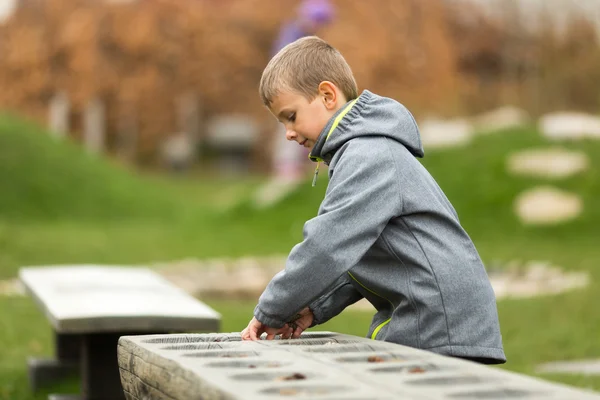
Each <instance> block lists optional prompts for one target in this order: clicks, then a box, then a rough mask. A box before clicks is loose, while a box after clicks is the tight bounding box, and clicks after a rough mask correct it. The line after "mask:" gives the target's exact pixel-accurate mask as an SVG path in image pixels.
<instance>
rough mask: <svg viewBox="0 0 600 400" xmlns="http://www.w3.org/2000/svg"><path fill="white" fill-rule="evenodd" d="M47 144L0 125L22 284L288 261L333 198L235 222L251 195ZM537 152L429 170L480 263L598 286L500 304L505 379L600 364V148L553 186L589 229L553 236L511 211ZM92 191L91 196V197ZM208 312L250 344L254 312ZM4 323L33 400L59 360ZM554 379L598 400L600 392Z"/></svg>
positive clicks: (478, 148) (4, 239) (597, 384)
mask: <svg viewBox="0 0 600 400" xmlns="http://www.w3.org/2000/svg"><path fill="white" fill-rule="evenodd" d="M7 121H8V122H7ZM17 131H18V132H19V135H23V137H21V136H19V135H16V134H15V132H17ZM27 135H29V136H27ZM36 135H37V136H36ZM46 139H47V138H45V137H42V136H40V134H39V133H38V132H37V131H35V128H33V127H31V126H29V125H25V126H22V125H21V122H17V121H14V120H10V119H9V120H6V119H0V193H2V194H3V195H2V196H0V197H2V198H1V199H0V278H3V277H12V276H14V275H15V274H16V271H17V269H18V267H19V266H20V265H27V264H39V263H44V264H50V263H58V262H101V263H143V262H149V261H156V260H167V259H177V258H184V257H211V256H223V255H227V256H238V255H244V254H268V253H273V252H277V253H285V252H287V251H288V250H289V248H290V246H292V245H293V244H294V243H295V242H296V241H297V240H299V239H300V235H301V227H302V223H303V222H304V221H305V220H306V219H307V218H309V217H310V216H312V215H314V214H315V213H316V209H317V207H318V203H319V200H320V199H321V198H322V195H323V191H324V189H325V186H326V179H322V180H320V182H319V187H318V188H316V189H315V188H310V187H309V186H308V185H307V187H306V188H303V189H302V190H300V191H299V192H298V193H296V194H294V195H292V196H291V197H290V198H289V199H288V200H287V201H286V202H284V203H282V204H280V205H278V206H276V207H274V208H272V209H269V210H265V211H256V210H253V209H251V207H249V206H248V205H243V204H242V205H241V206H239V207H237V208H235V209H234V210H233V211H229V212H222V211H214V210H215V209H216V208H217V204H218V203H221V202H222V200H223V198H224V197H234V198H237V199H239V198H243V196H244V195H245V193H247V191H248V189H249V188H251V187H253V184H254V182H248V183H242V184H239V183H233V182H226V183H223V182H212V181H208V182H207V181H196V180H193V181H190V180H186V179H183V180H178V181H176V182H168V181H165V180H164V179H154V178H153V179H149V178H143V177H136V176H134V175H133V174H132V173H129V172H126V171H124V170H122V169H120V168H119V167H117V166H114V165H107V164H106V162H104V161H99V160H95V159H93V158H89V157H85V156H82V155H81V154H80V153H79V152H78V151H77V150H76V149H74V148H73V147H72V146H69V145H67V146H64V145H57V144H55V143H52V142H51V141H48V140H46ZM38 140H39V141H40V143H43V144H39V143H37V141H38ZM541 144H543V140H542V139H541V138H540V137H538V136H537V135H536V134H535V133H534V132H533V131H531V130H522V131H515V132H506V133H498V134H496V135H491V136H488V137H482V138H479V139H477V140H476V141H475V143H473V145H471V146H469V147H468V148H464V149H454V150H445V151H443V152H430V153H429V154H428V155H427V157H426V158H425V159H424V164H425V165H426V166H427V167H428V168H429V169H430V171H431V173H432V174H433V176H434V177H435V178H436V179H437V180H438V182H439V183H440V185H441V186H442V188H443V189H444V190H445V192H446V193H447V195H448V197H449V198H450V200H451V201H452V202H453V204H454V205H455V207H456V209H457V211H458V213H459V215H460V217H461V221H462V223H463V224H464V226H465V227H466V229H467V231H468V232H469V233H470V234H471V236H472V237H473V240H474V241H475V243H476V245H477V247H478V249H479V251H480V252H481V254H482V257H483V258H484V260H486V261H487V262H490V261H495V260H498V261H500V262H505V261H508V260H513V259H522V260H530V259H541V260H549V261H552V262H554V263H557V264H559V265H561V266H563V267H564V268H565V269H574V270H587V271H589V272H590V274H591V275H592V277H593V281H594V282H593V285H592V286H591V287H590V288H588V289H586V290H582V291H578V292H575V293H569V294H565V295H560V296H551V297H544V298H538V299H532V300H519V301H516V300H514V301H501V302H500V303H499V312H500V318H501V324H502V331H503V336H504V344H505V348H506V352H507V355H508V357H509V361H510V362H509V363H508V364H507V365H506V368H509V369H513V370H517V371H521V372H526V373H533V368H534V366H535V365H536V363H539V362H543V361H549V360H554V359H559V358H567V359H570V358H579V357H600V342H598V340H597V338H598V337H600V313H598V312H597V310H596V309H597V306H596V305H597V304H600V290H598V289H600V288H599V287H598V286H599V283H598V282H600V279H599V272H598V271H599V270H598V267H597V262H598V260H599V259H600V250H599V249H598V248H597V246H596V243H597V237H598V228H597V226H598V223H599V222H600V204H599V203H600V184H599V182H600V181H599V180H598V173H599V171H600V144H599V143H592V142H589V143H579V144H572V145H569V146H567V147H572V148H576V149H582V150H584V151H585V152H586V153H588V155H589V156H590V160H591V162H592V168H591V170H590V171H588V172H586V173H584V174H582V175H580V176H578V177H576V178H572V179H569V180H565V181H562V182H558V183H556V186H558V187H561V188H563V189H566V190H571V191H574V192H577V193H580V194H581V195H582V196H583V199H584V203H585V212H584V215H583V216H582V217H581V218H579V219H577V220H575V221H573V222H570V223H568V224H562V225H559V226H556V227H545V228H523V227H522V226H521V225H520V224H519V223H518V221H517V220H516V218H515V217H514V215H513V213H512V201H513V199H514V197H515V196H516V195H517V193H519V192H520V191H521V190H523V189H526V188H528V187H531V186H533V185H536V184H539V183H541V182H540V181H539V180H536V179H531V178H514V177H510V176H508V175H507V174H506V173H505V169H504V162H505V157H506V155H507V154H508V153H509V152H511V151H514V150H517V149H524V148H529V147H535V146H539V145H541ZM38 146H46V147H38ZM73 160H75V161H73ZM28 163H34V164H35V165H37V166H36V167H35V168H34V167H32V166H27V164H28ZM57 172H60V173H57ZM58 176H60V177H61V179H57V177H58ZM91 177H93V178H94V179H90V180H91V181H93V184H88V183H86V179H85V178H91ZM80 189H81V190H80ZM78 190H79V191H78ZM8 192H10V195H7V196H5V193H8ZM74 192H75V193H76V194H73V193H74ZM227 194H229V195H227ZM5 197H6V198H5ZM98 199H100V200H98ZM16 200H19V202H18V203H17V202H16ZM75 200H76V201H75ZM211 304H213V305H214V306H215V308H217V309H218V310H219V311H222V312H223V313H224V318H225V320H224V330H226V331H233V330H240V329H241V328H242V327H243V326H244V324H245V323H246V322H247V319H248V317H249V316H250V314H251V310H252V307H253V304H252V302H249V303H242V304H236V303H233V302H218V303H211ZM0 310H3V311H2V312H0V343H2V344H3V347H4V348H5V349H6V350H5V352H3V355H4V356H3V357H2V359H1V360H0V399H2V398H7V399H8V398H13V399H25V398H32V397H31V396H30V395H29V394H28V392H27V389H26V375H25V356H26V355H28V354H49V353H50V351H51V348H50V335H49V334H50V332H49V330H48V326H47V323H46V321H45V320H44V318H43V316H41V314H40V313H39V312H38V311H37V309H36V308H35V306H34V305H33V303H32V302H31V301H30V300H29V299H27V298H23V299H16V298H0ZM368 321H369V316H368V315H364V314H361V313H344V314H343V315H342V316H340V317H338V318H337V319H335V320H333V321H332V322H331V323H330V325H328V326H324V327H320V329H331V330H339V331H344V332H349V333H353V334H358V335H362V334H364V329H365V328H366V325H367V323H368ZM551 378H552V379H556V380H559V381H563V382H568V383H573V384H578V385H580V386H584V387H588V386H590V387H594V388H596V389H600V379H598V378H585V377H577V376H575V377H571V376H559V375H557V376H552V377H551ZM35 398H40V399H41V398H43V395H40V396H36V397H35Z"/></svg>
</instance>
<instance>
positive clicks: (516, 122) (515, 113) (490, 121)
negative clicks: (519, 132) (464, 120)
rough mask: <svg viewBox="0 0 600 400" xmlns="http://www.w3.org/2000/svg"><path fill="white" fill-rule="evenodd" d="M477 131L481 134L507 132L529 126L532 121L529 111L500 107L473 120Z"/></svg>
mask: <svg viewBox="0 0 600 400" xmlns="http://www.w3.org/2000/svg"><path fill="white" fill-rule="evenodd" d="M471 121H472V122H473V126H474V127H475V131H476V132H477V133H479V134H486V133H492V132H500V131H505V130H507V129H514V128H518V127H521V126H524V125H527V124H528V123H529V121H530V117H529V114H528V113H527V111H525V110H522V109H520V108H517V107H513V106H504V107H500V108H497V109H494V110H491V111H488V112H485V113H483V114H479V115H476V116H474V117H472V118H471Z"/></svg>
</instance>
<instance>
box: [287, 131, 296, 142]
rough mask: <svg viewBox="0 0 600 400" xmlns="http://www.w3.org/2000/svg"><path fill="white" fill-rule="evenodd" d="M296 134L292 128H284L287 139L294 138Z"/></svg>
mask: <svg viewBox="0 0 600 400" xmlns="http://www.w3.org/2000/svg"><path fill="white" fill-rule="evenodd" d="M297 136H298V135H296V132H295V131H294V130H292V129H286V131H285V138H286V139H287V140H295V139H296V137H297Z"/></svg>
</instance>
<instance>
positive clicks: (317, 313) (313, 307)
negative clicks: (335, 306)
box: [308, 299, 325, 328]
mask: <svg viewBox="0 0 600 400" xmlns="http://www.w3.org/2000/svg"><path fill="white" fill-rule="evenodd" d="M319 300H321V299H319ZM319 300H317V301H315V302H313V303H312V304H310V305H309V306H308V308H309V309H310V311H311V312H312V313H313V322H312V324H311V325H310V328H312V327H313V326H317V325H319V324H322V323H323V321H324V320H325V315H324V314H325V310H323V307H321V304H320V303H322V302H320V301H319Z"/></svg>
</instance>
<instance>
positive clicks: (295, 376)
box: [275, 372, 306, 381]
mask: <svg viewBox="0 0 600 400" xmlns="http://www.w3.org/2000/svg"><path fill="white" fill-rule="evenodd" d="M302 379H306V375H304V374H301V373H299V372H296V373H294V374H292V375H286V376H280V377H277V378H275V380H276V381H299V380H302Z"/></svg>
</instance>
